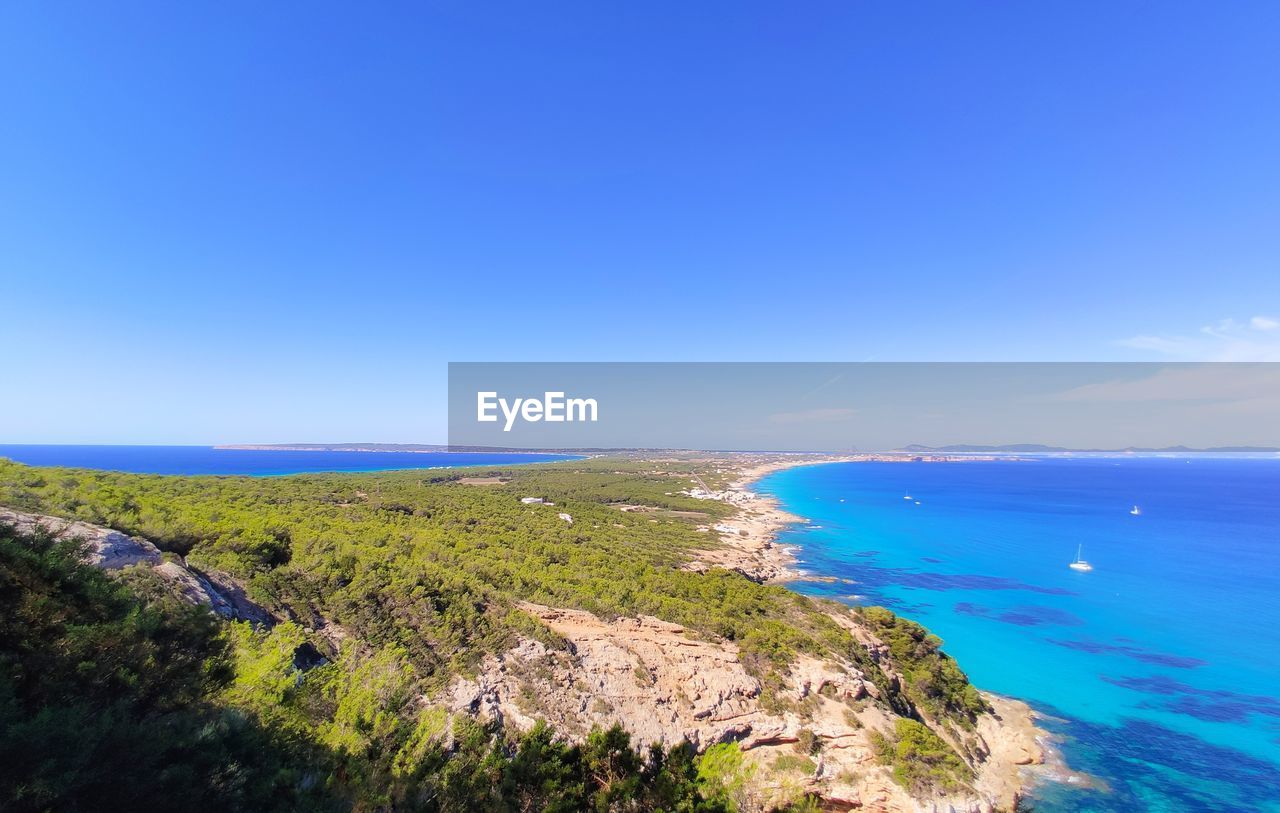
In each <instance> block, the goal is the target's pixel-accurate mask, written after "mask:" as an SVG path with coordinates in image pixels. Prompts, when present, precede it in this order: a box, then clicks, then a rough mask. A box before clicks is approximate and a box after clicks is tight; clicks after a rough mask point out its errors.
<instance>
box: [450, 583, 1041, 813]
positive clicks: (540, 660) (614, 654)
mask: <svg viewBox="0 0 1280 813" xmlns="http://www.w3.org/2000/svg"><path fill="white" fill-rule="evenodd" d="M522 609H524V610H525V611H526V612H529V613H530V614H532V615H534V616H536V617H537V618H539V619H540V620H542V622H543V623H544V624H546V626H547V627H549V628H550V629H551V630H552V631H553V632H554V633H555V634H556V635H557V636H559V637H560V638H561V639H563V642H564V643H563V645H562V646H555V645H552V646H548V645H547V644H544V643H542V642H539V641H534V640H531V639H525V640H522V641H521V642H520V643H519V644H518V645H517V646H515V647H514V648H512V649H510V650H508V651H507V652H504V653H502V654H500V655H495V656H490V657H488V658H487V659H486V660H485V662H484V663H483V664H482V667H481V669H480V671H479V674H478V675H477V676H476V677H475V678H473V679H466V680H458V681H455V682H454V683H453V684H452V685H451V686H450V687H449V690H448V691H447V692H446V693H445V696H443V697H440V698H436V699H435V701H436V702H440V703H443V704H444V705H445V706H446V707H447V708H448V710H449V711H451V712H453V713H464V714H471V715H475V716H478V717H481V718H484V719H491V720H497V721H499V722H501V723H502V724H503V725H506V726H511V727H514V728H515V729H518V730H526V729H528V728H530V727H531V726H533V724H534V723H535V722H536V720H537V719H539V718H542V719H545V720H546V721H547V722H549V723H551V724H552V725H554V726H555V727H556V729H557V730H558V731H560V732H562V733H563V734H565V735H566V736H568V737H570V738H572V739H577V738H581V737H583V736H585V734H586V733H587V732H588V731H589V730H590V729H591V727H592V726H595V725H598V726H601V727H607V726H610V725H612V724H613V723H615V722H617V723H621V724H622V726H623V727H624V728H626V729H627V730H628V731H629V732H630V733H631V735H632V738H633V742H634V743H636V744H638V745H640V746H647V745H649V744H650V743H660V744H662V745H663V746H665V747H669V746H671V745H674V744H676V743H678V742H680V741H682V740H687V741H689V742H690V743H693V744H694V745H695V746H696V747H698V748H699V749H704V748H706V747H708V746H710V745H714V744H716V743H719V742H737V743H738V744H739V746H740V747H741V748H742V749H743V751H744V752H745V753H746V754H747V757H748V759H749V760H751V761H752V762H753V763H755V764H756V765H757V766H758V768H757V773H756V779H755V782H754V784H755V787H754V788H753V789H752V791H751V797H750V799H748V800H747V801H748V806H751V807H760V808H765V807H768V806H770V805H773V804H777V803H779V802H783V801H785V800H787V799H788V798H794V797H796V796H797V795H798V794H800V793H804V792H809V793H818V794H820V795H821V796H822V797H823V798H824V799H825V800H827V801H828V802H829V803H831V805H833V806H834V807H835V808H837V809H838V808H839V807H848V808H854V807H856V808H858V809H862V810H879V811H930V813H932V812H933V811H937V812H938V813H942V811H953V812H954V813H961V812H962V811H972V813H989V812H990V811H992V810H994V809H997V807H999V808H1009V807H1011V806H1012V805H1013V802H1014V800H1015V798H1016V796H1017V794H1018V791H1019V788H1020V787H1021V780H1020V778H1019V766H1020V765H1022V764H1028V763H1035V762H1039V761H1041V760H1042V754H1041V752H1040V750H1039V745H1038V744H1037V743H1036V736H1035V735H1036V733H1037V732H1036V729H1035V728H1034V726H1033V725H1032V723H1031V718H1030V712H1029V710H1028V709H1027V708H1026V706H1025V705H1022V704H1018V703H1014V702H1013V701H1006V700H1003V699H1000V698H993V701H995V702H996V703H998V704H999V705H997V706H996V708H997V715H985V716H984V717H983V718H981V719H980V720H979V725H978V728H977V730H976V732H974V734H972V735H969V736H971V737H973V738H975V739H974V740H973V742H971V743H970V747H971V750H972V751H973V752H975V753H976V754H978V755H979V757H981V762H979V763H978V764H976V765H975V766H974V767H975V769H976V770H977V773H978V777H977V780H976V781H975V783H974V792H973V793H970V794H961V795H957V796H953V797H947V798H938V799H930V800H916V799H912V798H911V797H910V796H909V795H908V794H907V793H906V791H905V790H903V788H901V787H900V786H899V785H897V784H895V783H894V782H893V780H892V778H891V776H890V774H889V771H888V769H887V768H885V767H884V766H882V765H880V764H879V762H878V761H877V759H876V757H875V753H874V748H873V746H872V742H871V737H870V732H871V731H873V730H878V731H891V730H892V729H893V725H894V722H895V719H896V718H895V717H894V715H893V714H892V713H890V712H889V711H888V710H886V709H884V708H883V707H881V706H880V705H878V704H876V703H875V702H874V700H875V693H876V689H875V687H874V685H873V684H872V683H871V681H870V680H868V679H866V677H865V676H864V675H863V674H862V673H861V672H860V671H859V670H858V669H857V667H855V666H854V665H853V664H851V663H847V662H838V661H831V660H819V659H816V658H811V657H807V656H801V657H800V658H798V659H797V661H796V663H795V664H794V665H793V667H792V669H791V672H790V675H789V676H788V684H787V686H786V687H785V690H784V697H783V698H782V700H783V704H782V705H784V706H787V707H789V708H791V709H794V710H774V711H769V710H767V709H766V708H765V707H764V706H763V705H762V703H761V686H760V683H759V681H757V680H756V679H755V678H754V677H752V676H751V675H750V674H748V672H747V670H746V669H745V668H744V667H743V665H742V663H741V662H740V660H739V658H738V654H739V653H738V649H737V647H736V646H734V645H733V644H732V643H729V642H722V641H705V640H699V639H697V638H695V637H693V636H692V635H691V634H689V633H688V632H687V631H686V630H685V629H684V628H682V627H680V626H679V625H676V624H670V623H667V622H664V621H661V620H659V619H656V618H651V617H640V618H620V619H616V620H614V621H604V620H602V619H600V618H597V617H596V616H594V615H592V614H591V613H587V612H583V611H580V610H566V609H556V608H551V607H544V606H541V605H534V604H525V605H522ZM842 620H845V621H846V622H847V623H852V622H848V621H847V619H842ZM863 632H864V635H865V631H863ZM868 643H869V644H871V645H873V646H874V645H878V642H873V641H869V642H868ZM810 739H813V740H816V741H817V742H818V743H819V750H818V751H817V753H816V754H814V755H812V756H809V755H805V754H800V753H799V752H798V750H797V743H799V742H801V741H808V740H810ZM780 757H783V758H784V759H782V760H781V762H779V758H780ZM806 757H807V759H806Z"/></svg>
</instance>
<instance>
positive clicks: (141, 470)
mask: <svg viewBox="0 0 1280 813" xmlns="http://www.w3.org/2000/svg"><path fill="white" fill-rule="evenodd" d="M0 457H7V458H9V459H10V460H14V461H16V462H18V463H25V464H27V465H28V466H70V467H72V468H82V469H106V470H109V471H128V472H134V473H136V474H223V475H236V474H241V475H251V476H255V477H266V476H272V475H280V474H305V473H317V472H327V471H346V472H356V471H388V470H395V469H436V468H441V467H446V466H507V465H511V464H515V463H545V462H547V461H552V460H576V459H578V458H576V457H575V456H573V455H555V454H523V453H506V452H327V451H294V450H290V449H217V448H214V447H213V446H36V445H31V446H26V445H0Z"/></svg>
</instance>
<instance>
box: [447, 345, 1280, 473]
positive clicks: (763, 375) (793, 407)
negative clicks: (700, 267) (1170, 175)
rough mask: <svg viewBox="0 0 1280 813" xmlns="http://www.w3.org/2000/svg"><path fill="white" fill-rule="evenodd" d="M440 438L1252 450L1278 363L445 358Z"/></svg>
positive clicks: (670, 445) (1273, 391)
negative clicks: (445, 412)
mask: <svg viewBox="0 0 1280 813" xmlns="http://www.w3.org/2000/svg"><path fill="white" fill-rule="evenodd" d="M449 443H450V445H451V446H488V447H504V448H518V449H585V448H665V449H717V450H759V451H764V450H769V451H784V450H785V451H848V450H854V449H856V450H859V451H884V450H894V449H903V448H906V447H909V446H913V445H918V446H924V447H933V448H939V447H949V446H952V445H956V444H962V445H968V446H976V447H980V448H977V449H972V450H971V451H984V450H986V449H987V447H993V446H1005V445H1010V444H1016V445H1022V444H1036V445H1042V446H1046V447H1052V448H1053V449H1055V450H1056V449H1078V450H1123V449H1128V448H1135V447H1136V448H1140V449H1163V448H1166V447H1178V446H1186V447H1192V448H1195V449H1219V450H1222V449H1224V447H1225V449H1226V450H1230V451H1233V452H1238V451H1243V450H1245V447H1250V448H1251V450H1253V451H1262V450H1271V449H1274V448H1276V447H1280V364H1276V363H1239V364H1237V363H1204V364H1188V363H1167V364H1165V363H1133V364H1130V363H828V362H814V363H789V362H759V363H756V362H735V363H722V362H692V363H668V362H620V363H604V362H581V363H580V362H538V363H524V362H520V363H501V362H455V363H451V364H450V365H449ZM952 451H954V450H952ZM1009 451H1035V450H1034V449H1028V448H1023V449H1020V450H1019V449H1012V450H1009ZM1041 451H1044V450H1041Z"/></svg>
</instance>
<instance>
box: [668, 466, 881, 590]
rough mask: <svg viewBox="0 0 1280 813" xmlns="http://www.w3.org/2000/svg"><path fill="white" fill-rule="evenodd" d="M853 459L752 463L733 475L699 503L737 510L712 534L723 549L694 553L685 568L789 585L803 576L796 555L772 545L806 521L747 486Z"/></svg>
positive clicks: (776, 501) (774, 500) (709, 549)
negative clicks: (707, 501)
mask: <svg viewBox="0 0 1280 813" xmlns="http://www.w3.org/2000/svg"><path fill="white" fill-rule="evenodd" d="M858 459H859V458H855V457H823V458H818V459H811V458H804V459H783V460H771V461H769V462H767V463H756V464H754V465H751V466H749V467H747V468H745V469H741V470H739V471H738V472H737V475H736V479H735V480H733V481H732V482H730V483H729V484H728V486H727V487H726V488H725V489H724V490H723V491H718V492H710V493H709V494H708V495H707V496H705V497H700V499H712V500H717V501H719V502H728V503H730V504H732V505H734V506H736V507H737V509H738V510H737V512H736V513H735V514H734V515H733V516H732V517H731V518H730V519H729V520H727V521H725V522H722V523H719V524H717V525H716V526H715V528H714V530H716V531H718V532H719V533H720V542H721V546H720V547H717V548H708V549H704V550H700V551H698V557H697V558H696V559H695V560H694V561H693V562H690V563H689V565H687V566H686V567H687V568H688V569H690V570H695V571H699V572H700V571H702V570H706V569H708V568H711V567H722V568H724V569H726V570H736V571H737V572H739V573H741V574H742V575H744V576H746V577H747V578H748V579H751V580H752V581H755V582H759V583H761V584H771V583H778V582H790V581H795V580H797V579H801V578H804V576H805V573H804V571H802V570H800V569H799V568H798V567H796V557H795V555H794V554H792V553H791V551H790V550H789V549H787V548H785V547H782V546H779V545H777V544H776V541H777V537H778V534H779V532H781V531H782V530H783V529H784V528H786V527H787V526H788V525H792V524H794V523H797V522H804V521H805V519H804V517H801V516H797V515H796V514H792V513H790V512H788V511H784V510H783V508H782V504H781V502H779V501H778V500H777V499H775V498H774V497H771V496H768V495H765V494H760V493H758V492H755V491H751V490H750V488H749V487H750V486H751V485H752V484H753V483H755V482H757V481H759V480H760V479H762V478H763V477H766V476H767V475H770V474H773V473H774V472H778V471H783V470H784V469H790V468H795V467H797V466H815V465H820V464H824V463H853V462H857V461H858Z"/></svg>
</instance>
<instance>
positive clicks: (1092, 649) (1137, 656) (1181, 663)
mask: <svg viewBox="0 0 1280 813" xmlns="http://www.w3.org/2000/svg"><path fill="white" fill-rule="evenodd" d="M1046 640H1048V641H1049V643H1051V644H1056V645H1058V646H1061V647H1066V648H1067V649H1074V650H1075V651H1077V652H1088V653H1089V654H1090V655H1122V656H1124V657H1126V658H1132V659H1133V660H1135V661H1142V662H1143V663H1154V664H1157V665H1159V666H1168V667H1172V668H1174V669H1195V668H1196V667H1198V666H1204V665H1205V664H1206V663H1208V661H1203V660H1201V659H1199V658H1189V657H1186V656H1184V655H1169V654H1166V653H1164V652H1152V651H1151V650H1149V649H1142V648H1141V647H1136V646H1131V645H1129V644H1119V645H1118V644H1104V643H1100V642H1098V641H1058V640H1054V639H1052V638H1049V639H1046Z"/></svg>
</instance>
